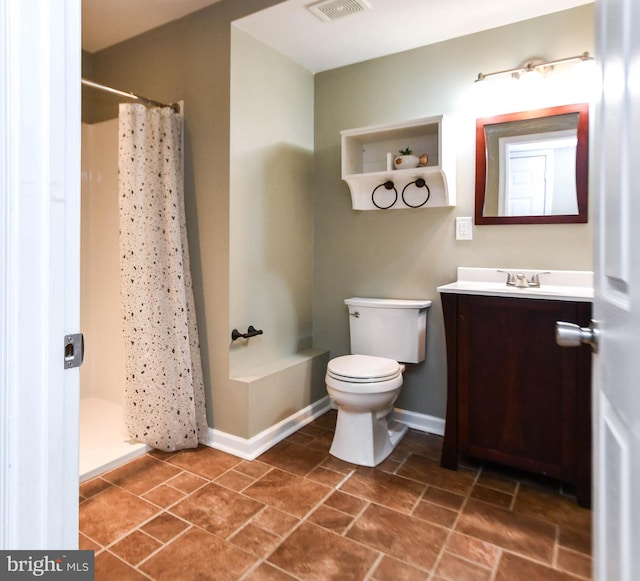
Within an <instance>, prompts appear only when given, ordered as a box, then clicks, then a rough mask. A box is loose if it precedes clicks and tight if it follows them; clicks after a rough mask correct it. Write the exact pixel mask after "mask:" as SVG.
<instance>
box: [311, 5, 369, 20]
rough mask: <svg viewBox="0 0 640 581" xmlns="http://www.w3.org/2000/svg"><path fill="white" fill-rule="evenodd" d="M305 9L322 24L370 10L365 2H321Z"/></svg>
mask: <svg viewBox="0 0 640 581" xmlns="http://www.w3.org/2000/svg"><path fill="white" fill-rule="evenodd" d="M307 9H308V10H309V11H310V12H311V13H312V14H313V15H314V16H316V17H318V18H319V19H320V20H322V22H331V21H332V20H336V19H338V18H342V17H343V16H348V15H349V14H355V13H356V12H362V11H363V10H371V5H370V4H369V2H367V1H366V0H321V2H315V3H314V4H309V6H307Z"/></svg>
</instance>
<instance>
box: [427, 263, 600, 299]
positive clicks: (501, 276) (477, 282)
mask: <svg viewBox="0 0 640 581" xmlns="http://www.w3.org/2000/svg"><path fill="white" fill-rule="evenodd" d="M500 270H506V271H509V272H512V273H522V274H523V275H525V276H526V277H527V279H529V280H530V279H531V276H532V275H533V274H535V273H537V272H545V271H542V270H532V269H526V268H524V269H523V268H504V269H498V268H471V267H464V266H461V267H458V280H457V281H456V282H452V283H450V284H445V285H443V286H439V287H438V289H437V290H438V292H440V293H455V294H470V295H485V296H498V297H515V298H529V299H546V300H557V301H560V300H564V301H577V302H591V301H593V272H591V271H586V270H551V271H548V273H547V274H540V276H539V279H540V286H539V287H524V288H521V287H515V286H507V284H506V280H507V274H506V273H504V272H500Z"/></svg>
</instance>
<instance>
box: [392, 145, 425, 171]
mask: <svg viewBox="0 0 640 581" xmlns="http://www.w3.org/2000/svg"><path fill="white" fill-rule="evenodd" d="M399 153H400V155H396V157H395V159H394V160H393V167H395V168H396V169H411V168H414V167H418V166H419V165H427V162H428V157H427V154H426V153H423V154H422V155H421V156H420V157H418V156H416V155H413V151H412V150H411V148H410V147H405V148H404V149H401V150H400V151H399Z"/></svg>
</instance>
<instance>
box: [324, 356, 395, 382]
mask: <svg viewBox="0 0 640 581" xmlns="http://www.w3.org/2000/svg"><path fill="white" fill-rule="evenodd" d="M327 372H328V373H329V374H330V375H331V376H332V377H335V378H336V379H340V380H343V381H350V382H352V383H358V382H362V383H364V382H369V383H370V382H377V381H387V380H388V379H393V378H394V377H397V376H398V375H399V374H400V373H402V366H401V365H400V364H399V363H398V362H397V361H395V360H394V359H387V358H386V357H374V356H373V355H344V356H342V357H336V358H335V359H332V360H331V361H329V365H328V366H327Z"/></svg>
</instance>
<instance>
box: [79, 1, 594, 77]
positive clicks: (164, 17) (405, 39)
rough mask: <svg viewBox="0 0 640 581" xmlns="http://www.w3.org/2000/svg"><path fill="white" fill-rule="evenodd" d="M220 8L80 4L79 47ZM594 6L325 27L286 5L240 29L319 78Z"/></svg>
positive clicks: (416, 12)
mask: <svg viewBox="0 0 640 581" xmlns="http://www.w3.org/2000/svg"><path fill="white" fill-rule="evenodd" d="M218 1H219V0H82V9H83V16H82V46H83V48H84V49H85V50H87V51H89V52H95V51H97V50H100V49H102V48H105V47H107V46H111V45H112V44H116V43H118V42H121V41H123V40H125V39H127V38H130V37H132V36H135V35H137V34H140V33H142V32H145V31H147V30H150V29H152V28H155V27H157V26H160V25H161V24H164V23H166V22H170V21H172V20H175V19H177V18H180V17H182V16H185V15H187V14H189V13H191V12H194V11H196V10H199V9H200V8H203V7H205V6H207V5H209V4H214V3H215V2H218ZM236 1H238V0H236ZM592 2H593V0H402V1H399V0H368V3H369V4H370V5H371V6H372V9H371V10H364V11H362V12H358V13H355V14H350V15H347V16H343V17H341V18H338V19H336V20H333V21H332V22H322V21H321V20H319V19H318V18H317V17H316V16H314V15H313V14H311V12H309V10H307V9H306V6H308V5H309V4H313V3H315V1H314V0H287V1H286V2H281V3H280V4H277V5H275V6H273V7H271V8H268V9H266V10H263V11H261V12H257V13H255V14H252V15H250V16H247V17H245V18H242V19H240V20H238V21H236V24H237V25H238V26H239V27H240V28H242V29H243V30H245V31H246V32H248V33H249V34H251V35H252V36H254V37H256V38H257V39H259V40H261V41H262V42H264V43H265V44H267V45H269V46H271V47H272V48H274V49H275V50H277V51H278V52H280V53H282V54H284V55H286V56H288V57H289V58H291V59H292V60H294V61H295V62H297V63H298V64H300V65H302V66H303V67H305V68H306V69H308V70H310V71H311V72H314V73H315V72H320V71H324V70H328V69H332V68H336V67H339V66H344V65H348V64H352V63H355V62H360V61H363V60H367V59H371V58H376V57H379V56H384V55H387V54H392V53H396V52H401V51H404V50H409V49H412V48H417V47H419V46H424V45H427V44H432V43H435V42H440V41H443V40H447V39H449V38H456V37H459V36H464V35H466V34H472V33H474V32H479V31H481V30H487V29H490V28H495V27H497V26H503V25H506V24H511V23H513V22H518V21H520V20H526V19H528V18H535V17H537V16H542V15H544V14H549V13H552V12H559V11H561V10H567V9H569V8H574V7H576V6H581V5H583V4H590V3H592Z"/></svg>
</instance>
